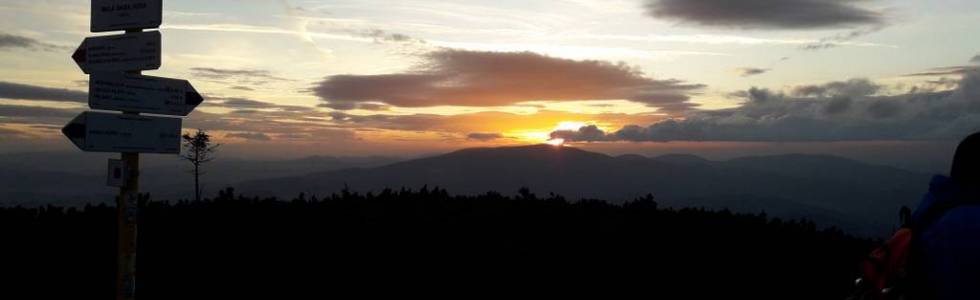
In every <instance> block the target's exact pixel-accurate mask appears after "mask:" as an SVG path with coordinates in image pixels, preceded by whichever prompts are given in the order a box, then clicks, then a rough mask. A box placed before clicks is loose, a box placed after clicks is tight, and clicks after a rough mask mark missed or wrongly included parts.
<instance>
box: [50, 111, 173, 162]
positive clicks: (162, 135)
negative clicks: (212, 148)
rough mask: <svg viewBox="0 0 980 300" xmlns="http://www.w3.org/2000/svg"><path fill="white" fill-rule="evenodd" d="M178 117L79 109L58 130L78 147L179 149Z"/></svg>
mask: <svg viewBox="0 0 980 300" xmlns="http://www.w3.org/2000/svg"><path fill="white" fill-rule="evenodd" d="M180 126H181V119H180V118H165V117H147V116H139V115H125V114H113V113H101V112H91V111H87V112H83V113H82V114H81V115H79V116H78V117H75V119H74V120H72V121H71V122H70V123H68V125H65V127H64V128H62V129H61V132H62V133H64V134H65V136H67V137H68V139H70V140H71V142H72V143H74V144H75V146H77V147H78V148H79V149H82V151H88V152H139V153H164V154H177V153H180Z"/></svg>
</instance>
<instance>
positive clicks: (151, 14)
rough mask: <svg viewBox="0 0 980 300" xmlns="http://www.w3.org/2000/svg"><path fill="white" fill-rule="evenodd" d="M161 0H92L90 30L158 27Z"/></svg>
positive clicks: (161, 12)
mask: <svg viewBox="0 0 980 300" xmlns="http://www.w3.org/2000/svg"><path fill="white" fill-rule="evenodd" d="M162 20H163V0H92V32H103V31H113V30H126V29H145V28H157V27H160V23H162V22H161V21H162Z"/></svg>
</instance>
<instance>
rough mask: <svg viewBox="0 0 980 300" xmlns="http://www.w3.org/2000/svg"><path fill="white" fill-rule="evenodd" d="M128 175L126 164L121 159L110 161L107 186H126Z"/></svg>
mask: <svg viewBox="0 0 980 300" xmlns="http://www.w3.org/2000/svg"><path fill="white" fill-rule="evenodd" d="M128 173H129V171H127V170H126V162H124V161H123V160H121V159H110V160H109V170H108V174H106V185H108V186H112V187H123V186H125V185H126V178H127V177H128Z"/></svg>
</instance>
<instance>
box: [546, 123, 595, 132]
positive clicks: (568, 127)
mask: <svg viewBox="0 0 980 300" xmlns="http://www.w3.org/2000/svg"><path fill="white" fill-rule="evenodd" d="M587 125H588V124H586V123H585V122H576V121H564V122H559V123H558V126H555V129H554V130H553V131H578V130H579V129H581V128H582V127H585V126H587Z"/></svg>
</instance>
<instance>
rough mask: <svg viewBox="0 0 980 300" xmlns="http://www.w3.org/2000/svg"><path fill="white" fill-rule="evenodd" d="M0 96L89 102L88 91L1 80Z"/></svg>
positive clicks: (18, 98)
mask: <svg viewBox="0 0 980 300" xmlns="http://www.w3.org/2000/svg"><path fill="white" fill-rule="evenodd" d="M0 98H4V99H14V100H41V101H56V102H79V103H87V102H88V93H85V92H81V91H75V90H68V89H53V88H46V87H40V86H34V85H27V84H19V83H10V82H2V81H0Z"/></svg>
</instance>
